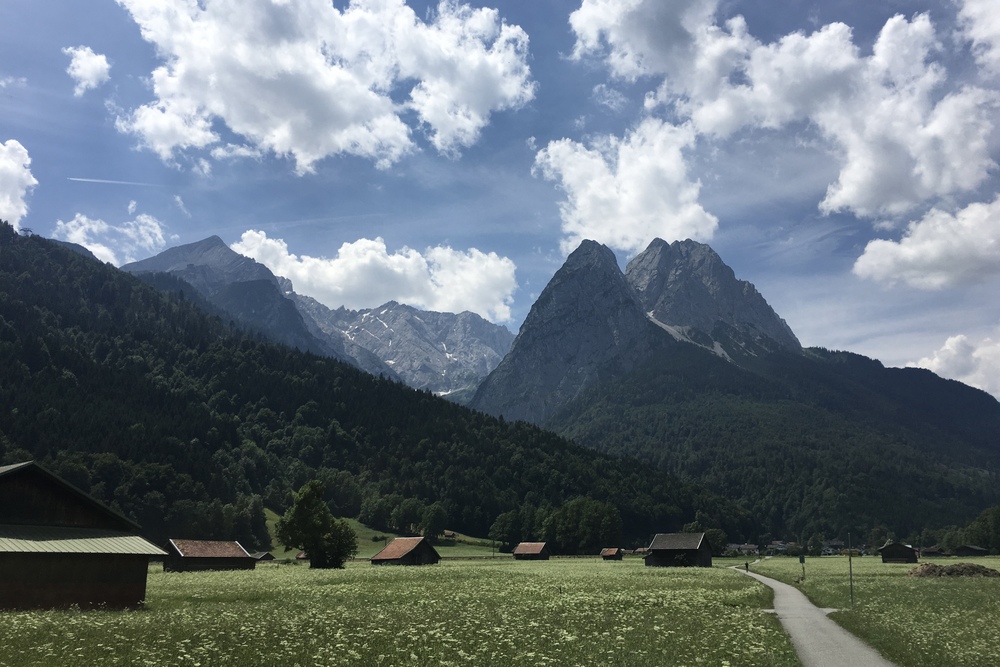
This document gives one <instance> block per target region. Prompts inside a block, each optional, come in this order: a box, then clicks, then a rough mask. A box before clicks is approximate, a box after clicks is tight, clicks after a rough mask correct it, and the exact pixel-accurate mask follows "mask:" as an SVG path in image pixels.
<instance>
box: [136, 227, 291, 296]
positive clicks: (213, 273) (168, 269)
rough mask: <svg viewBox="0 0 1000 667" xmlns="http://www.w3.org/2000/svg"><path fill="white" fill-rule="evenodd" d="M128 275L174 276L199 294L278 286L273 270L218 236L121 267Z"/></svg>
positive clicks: (176, 247)
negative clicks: (243, 285) (257, 283)
mask: <svg viewBox="0 0 1000 667" xmlns="http://www.w3.org/2000/svg"><path fill="white" fill-rule="evenodd" d="M121 268H122V270H123V271H128V272H129V273H145V272H162V273H171V274H173V275H175V276H178V277H179V278H182V279H183V280H185V281H187V282H189V283H191V284H192V285H193V286H194V287H196V288H198V289H199V290H200V291H203V292H207V293H211V292H214V291H216V290H218V289H221V288H223V287H225V286H227V285H230V284H232V283H240V282H250V281H253V280H266V281H268V282H269V283H271V284H273V285H275V286H276V287H277V285H278V280H277V278H276V277H275V275H274V274H273V273H271V270H270V269H268V268H267V267H266V266H264V265H263V264H260V263H258V262H256V261H254V260H252V259H250V258H249V257H244V256H243V255H241V254H239V253H237V252H235V251H234V250H232V249H231V248H230V247H229V246H227V245H226V242H225V241H223V240H222V239H220V238H219V237H218V236H210V237H208V238H207V239H202V240H201V241H196V242H195V243H188V244H186V245H180V246H175V247H173V248H169V249H167V250H164V251H163V252H161V253H160V254H159V255H156V256H155V257H150V258H148V259H143V260H140V261H138V262H132V263H130V264H126V265H124V266H122V267H121Z"/></svg>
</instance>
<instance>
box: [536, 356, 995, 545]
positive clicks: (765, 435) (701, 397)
mask: <svg viewBox="0 0 1000 667" xmlns="http://www.w3.org/2000/svg"><path fill="white" fill-rule="evenodd" d="M639 367H640V369H639V370H638V371H637V372H632V373H629V374H628V375H626V376H621V375H620V374H619V375H618V376H616V377H613V378H611V379H609V381H608V382H607V383H605V384H604V385H603V386H601V387H599V388H597V389H594V390H592V391H591V392H590V393H589V394H588V395H586V396H584V397H581V398H580V399H578V400H576V401H575V402H574V403H573V404H571V405H569V406H567V407H566V408H565V409H564V410H563V411H562V412H561V413H560V414H558V415H556V416H555V418H554V419H552V420H550V421H549V422H548V423H547V424H546V426H547V427H550V428H552V429H553V430H555V431H556V432H558V433H560V434H561V435H564V436H565V437H567V438H570V439H572V440H573V441H575V442H577V443H580V444H584V445H587V446H589V447H592V448H594V449H596V450H598V451H601V452H603V453H608V454H612V455H625V456H635V457H637V458H640V459H642V460H644V461H646V462H648V463H650V464H651V465H654V466H656V467H657V468H659V469H661V470H663V471H664V472H667V473H669V474H671V475H674V476H676V477H678V478H680V479H684V480H688V481H694V480H697V482H698V483H700V484H704V485H705V486H707V487H708V488H709V489H710V490H712V491H715V492H717V493H720V494H723V495H725V496H726V497H727V498H730V499H733V500H734V501H736V502H738V503H739V504H740V505H741V507H743V508H744V509H746V510H747V511H749V512H750V513H751V514H752V515H753V516H754V517H755V519H756V520H757V521H758V522H759V525H760V534H759V535H758V536H755V537H757V538H758V539H764V540H765V541H766V540H767V539H770V538H775V539H778V538H781V539H798V540H802V541H806V540H808V539H810V538H814V537H821V536H825V537H826V538H833V537H840V538H841V539H844V538H845V537H846V535H847V533H848V532H852V533H853V534H854V535H856V536H857V535H869V534H881V535H886V534H893V535H898V536H899V537H901V538H902V537H904V536H917V535H918V534H919V533H920V532H921V531H922V530H924V529H943V528H945V527H947V526H950V525H962V524H965V523H967V522H968V521H970V520H971V519H972V518H973V517H975V516H976V515H977V514H979V513H980V512H981V511H983V509H984V508H986V507H988V506H991V505H996V504H997V503H998V502H1000V475H998V471H1000V404H998V403H997V401H996V400H995V399H994V398H993V397H992V396H990V395H988V394H986V393H985V392H982V391H979V390H977V389H973V388H971V387H968V386H966V385H963V384H961V383H958V382H953V381H948V380H944V379H942V378H939V377H937V376H935V375H934V374H932V373H931V372H929V371H925V370H920V369H912V368H907V369H887V368H884V367H883V366H882V365H881V364H880V363H879V362H877V361H874V360H871V359H867V358H865V357H862V356H859V355H856V354H851V353H846V352H830V351H828V350H823V349H808V350H806V351H805V354H793V353H782V352H776V353H772V354H769V355H760V356H758V357H757V358H755V359H754V360H753V363H752V365H751V366H750V368H739V367H736V366H735V365H734V364H732V363H729V362H727V361H725V360H722V359H720V358H718V357H716V356H714V355H712V354H709V353H707V352H705V351H704V350H701V349H699V348H697V347H695V346H692V345H686V344H683V343H676V342H674V341H667V342H666V343H665V344H664V345H663V347H662V349H661V350H660V351H659V352H658V353H657V354H656V355H654V356H653V357H652V358H650V359H648V360H646V363H644V364H640V365H639Z"/></svg>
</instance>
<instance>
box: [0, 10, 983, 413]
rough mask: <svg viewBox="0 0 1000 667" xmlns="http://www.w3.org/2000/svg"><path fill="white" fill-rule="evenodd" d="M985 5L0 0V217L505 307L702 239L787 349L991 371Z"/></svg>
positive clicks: (349, 302) (320, 287)
mask: <svg viewBox="0 0 1000 667" xmlns="http://www.w3.org/2000/svg"><path fill="white" fill-rule="evenodd" d="M993 2H994V0H940V1H927V2H924V1H917V2H911V1H907V2H897V1H895V0H882V1H874V2H867V1H866V2H861V1H860V0H852V1H843V0H842V1H828V2H818V1H808V2H807V1H804V0H766V1H765V0H746V1H739V0H733V1H726V0H572V1H570V0H551V1H547V2H538V3H535V2H523V1H517V2H513V1H512V2H499V1H498V2H487V3H479V2H472V3H462V2H457V1H454V2H445V3H441V4H438V3H436V2H434V3H428V2H404V1H403V0H368V1H366V2H357V1H355V2H350V3H346V2H336V3H333V4H331V3H330V2H326V1H323V0H290V1H285V2H282V1H278V0H202V1H201V2H195V1H194V0H118V1H117V2H116V1H113V0H101V1H94V2H87V3H80V2H75V1H73V0H46V2H31V1H28V0H14V1H11V2H5V3H2V4H0V25H3V26H4V39H3V40H0V218H3V219H6V220H9V221H11V222H13V223H14V224H16V225H18V226H20V227H22V228H28V229H31V230H32V231H33V232H34V233H36V234H41V235H44V236H49V237H54V238H61V239H66V240H72V241H76V242H78V243H82V244H83V245H86V246H87V247H89V248H91V250H93V251H94V252H95V253H96V254H97V255H98V256H99V257H101V258H102V259H104V260H106V261H110V262H112V263H114V264H117V265H120V264H122V263H125V262H127V261H132V260H137V259H142V258H144V257H148V256H150V255H153V254H156V253H158V252H160V251H162V250H163V249H165V248H167V247H170V246H173V245H177V244H181V243H190V242H193V241H198V240H201V239H203V238H205V237H207V236H210V235H213V234H215V235H218V236H220V237H222V238H223V240H225V241H226V242H227V243H229V244H231V246H232V247H233V248H234V249H236V250H238V251H239V252H242V253H244V254H246V255H248V256H251V257H254V258H255V259H257V260H258V261H261V262H263V263H265V264H267V265H268V266H269V267H270V268H271V269H272V270H273V271H274V272H275V273H277V274H280V275H284V276H286V277H288V278H290V279H291V280H292V281H293V283H294V285H295V289H296V291H298V292H300V293H303V294H309V295H311V296H314V297H316V298H317V299H319V300H321V301H323V302H324V303H326V304H327V305H329V306H331V307H337V306H340V305H346V306H347V307H350V308H364V307H374V306H377V305H380V304H381V303H383V302H385V301H388V300H390V299H395V300H398V301H403V302H406V303H411V304H412V305H415V306H417V307H421V308H427V309H432V310H443V311H458V310H472V311H475V312H478V313H480V314H481V315H483V316H485V317H487V318H489V319H491V320H493V321H496V322H499V323H502V324H505V325H507V326H508V327H510V328H511V329H512V330H513V331H516V330H517V328H518V326H519V325H520V323H521V321H522V320H523V319H524V317H525V315H526V314H527V312H528V310H529V309H530V307H531V304H532V303H533V301H534V299H535V298H536V297H537V295H538V293H539V292H540V291H541V289H542V288H543V287H544V286H545V284H546V283H547V281H548V280H549V278H550V277H551V276H552V274H553V272H554V271H555V270H556V269H558V267H559V266H560V265H561V263H562V262H563V260H564V259H565V257H566V255H567V254H568V252H570V251H571V250H572V249H573V248H574V247H575V246H576V245H577V244H578V243H579V241H580V240H581V239H584V238H592V239H595V240H597V241H600V242H602V243H605V244H607V245H609V246H610V247H611V248H612V249H613V250H614V251H615V252H616V254H617V255H618V257H619V261H620V262H621V264H622V265H623V266H624V264H625V263H626V262H627V261H628V259H630V258H631V257H632V256H634V255H635V254H636V253H637V252H639V251H641V250H642V248H644V247H645V246H646V245H647V244H648V243H649V241H650V240H652V239H653V238H654V237H657V236H658V237H661V238H664V239H666V240H668V241H672V240H675V239H683V238H694V239H696V240H699V241H703V242H706V243H709V244H710V245H711V246H712V247H713V248H714V249H715V250H716V251H717V252H718V253H719V254H720V255H721V256H722V258H723V259H724V260H725V261H726V262H727V263H728V264H729V265H730V266H732V267H733V269H734V270H735V271H736V273H737V275H738V276H739V277H740V278H743V279H746V280H749V281H750V282H753V283H754V284H755V285H756V286H757V288H758V289H759V290H760V291H761V293H762V294H764V296H765V298H767V300H768V301H769V303H770V304H771V305H772V306H773V307H774V309H775V310H776V311H777V312H778V313H779V314H780V315H781V316H782V317H784V318H785V319H786V320H787V321H788V323H789V325H790V326H791V327H792V329H793V330H794V331H795V332H796V334H797V335H798V336H799V338H800V339H801V340H802V342H803V343H804V344H805V345H816V346H823V347H828V348H833V349H847V350H851V351H855V352H859V353H862V354H866V355H868V356H872V357H875V358H878V359H880V360H882V361H883V362H884V363H886V364H887V365H893V366H903V365H907V364H916V365H921V366H924V367H928V368H931V369H932V370H935V371H936V372H938V373H939V374H941V375H943V376H946V377H951V378H955V379H959V380H962V381H964V382H968V383H970V384H973V385H975V386H979V387H982V388H984V389H987V390H988V391H991V392H993V393H994V394H997V395H1000V305H998V300H997V297H996V294H997V288H998V287H1000V177H998V169H997V160H998V158H1000V127H998V126H1000V18H997V13H996V12H995V11H992V10H993V7H992V4H993Z"/></svg>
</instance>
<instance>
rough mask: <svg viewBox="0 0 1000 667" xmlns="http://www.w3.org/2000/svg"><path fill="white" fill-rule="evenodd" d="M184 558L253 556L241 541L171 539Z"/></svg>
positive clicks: (171, 542)
mask: <svg viewBox="0 0 1000 667" xmlns="http://www.w3.org/2000/svg"><path fill="white" fill-rule="evenodd" d="M170 544H172V545H173V547H174V549H175V550H176V551H177V553H179V554H180V555H181V556H183V557H184V558H251V557H252V556H250V554H249V553H247V550H246V549H244V548H243V546H242V545H240V543H239V542H226V541H219V540H170Z"/></svg>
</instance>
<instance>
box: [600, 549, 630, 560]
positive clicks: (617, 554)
mask: <svg viewBox="0 0 1000 667" xmlns="http://www.w3.org/2000/svg"><path fill="white" fill-rule="evenodd" d="M624 555H625V552H624V551H622V549H621V547H608V548H607V549H601V558H603V559H604V560H621V559H622V556H624Z"/></svg>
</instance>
